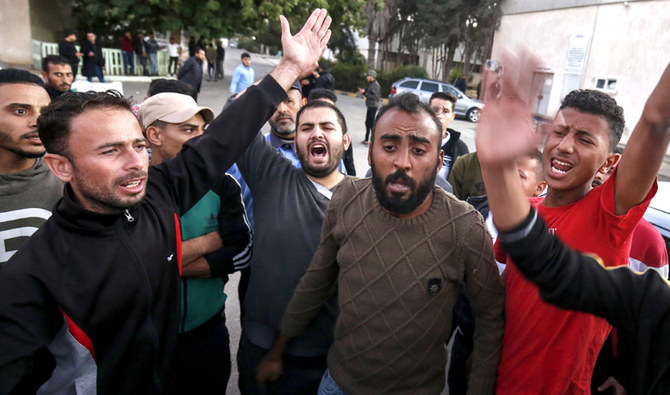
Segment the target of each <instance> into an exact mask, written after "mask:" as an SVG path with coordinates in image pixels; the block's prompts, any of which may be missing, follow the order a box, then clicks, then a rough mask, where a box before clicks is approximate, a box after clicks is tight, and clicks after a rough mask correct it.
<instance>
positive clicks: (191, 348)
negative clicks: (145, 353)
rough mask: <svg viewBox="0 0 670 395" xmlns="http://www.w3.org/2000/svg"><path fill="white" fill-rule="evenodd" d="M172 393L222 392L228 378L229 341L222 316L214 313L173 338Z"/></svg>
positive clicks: (179, 394)
mask: <svg viewBox="0 0 670 395" xmlns="http://www.w3.org/2000/svg"><path fill="white" fill-rule="evenodd" d="M175 360H176V366H177V370H176V372H177V373H176V374H177V378H176V385H175V386H174V390H173V391H172V394H173V395H182V394H225V393H226V387H227V386H228V379H229V378H230V345H229V340H228V329H227V328H226V320H225V316H221V317H220V316H218V315H217V316H216V317H214V318H213V319H211V320H209V321H207V322H206V323H204V324H202V325H201V326H199V327H198V328H196V329H193V330H192V331H189V332H186V333H182V334H180V335H179V337H178V338H177V351H176V353H175Z"/></svg>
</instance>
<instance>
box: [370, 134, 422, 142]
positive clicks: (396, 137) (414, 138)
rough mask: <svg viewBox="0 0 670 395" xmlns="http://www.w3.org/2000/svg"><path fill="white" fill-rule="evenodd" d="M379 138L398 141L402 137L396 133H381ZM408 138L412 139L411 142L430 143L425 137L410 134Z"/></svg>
mask: <svg viewBox="0 0 670 395" xmlns="http://www.w3.org/2000/svg"><path fill="white" fill-rule="evenodd" d="M381 139H383V140H391V141H400V140H402V137H400V136H399V135H397V134H382V136H381ZM409 139H410V140H412V141H413V142H416V143H424V144H430V143H431V142H430V140H429V139H427V138H425V137H419V136H413V135H410V136H409Z"/></svg>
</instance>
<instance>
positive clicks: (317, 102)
mask: <svg viewBox="0 0 670 395" xmlns="http://www.w3.org/2000/svg"><path fill="white" fill-rule="evenodd" d="M321 107H325V108H330V109H331V110H333V111H335V115H336V116H337V122H338V123H339V124H340V127H341V128H342V134H345V133H347V132H348V131H349V129H348V128H347V120H346V119H345V118H344V115H343V114H342V111H340V109H339V108H337V107H335V106H334V105H332V104H330V103H328V102H325V101H323V100H314V101H310V102H307V104H305V105H304V106H302V108H301V109H300V111H298V115H296V116H295V125H296V131H297V129H298V125H300V115H302V113H303V112H305V110H309V109H310V108H321Z"/></svg>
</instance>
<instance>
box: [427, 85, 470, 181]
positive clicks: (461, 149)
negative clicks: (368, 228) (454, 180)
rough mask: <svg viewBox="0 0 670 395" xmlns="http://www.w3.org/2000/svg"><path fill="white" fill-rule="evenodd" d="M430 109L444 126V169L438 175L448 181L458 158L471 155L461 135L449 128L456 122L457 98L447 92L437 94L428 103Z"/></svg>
mask: <svg viewBox="0 0 670 395" xmlns="http://www.w3.org/2000/svg"><path fill="white" fill-rule="evenodd" d="M428 105H429V106H430V109H431V110H433V112H434V113H435V116H437V119H439V120H440V123H441V124H442V152H444V159H443V160H442V168H441V169H440V172H439V173H438V176H439V177H442V178H443V179H445V180H447V179H448V178H449V172H450V171H451V166H452V165H453V164H454V162H456V158H458V157H459V156H461V155H465V154H467V153H469V152H470V151H468V146H467V145H465V143H464V142H463V141H461V133H460V132H457V131H455V130H454V129H450V128H449V124H450V123H451V121H453V120H454V117H455V115H456V114H455V113H454V106H455V105H456V97H454V95H452V94H449V93H446V92H435V93H433V95H432V96H431V97H430V101H429V102H428Z"/></svg>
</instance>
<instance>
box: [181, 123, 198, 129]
mask: <svg viewBox="0 0 670 395" xmlns="http://www.w3.org/2000/svg"><path fill="white" fill-rule="evenodd" d="M198 126H199V125H198V124H196V123H182V124H181V125H179V127H180V128H183V127H189V128H197V127H198Z"/></svg>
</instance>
